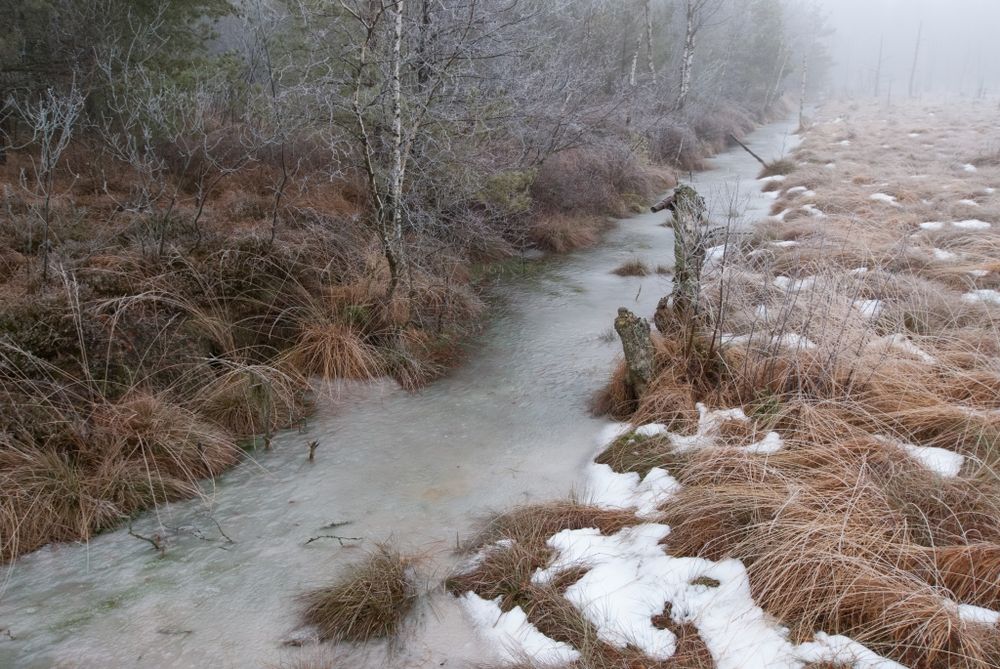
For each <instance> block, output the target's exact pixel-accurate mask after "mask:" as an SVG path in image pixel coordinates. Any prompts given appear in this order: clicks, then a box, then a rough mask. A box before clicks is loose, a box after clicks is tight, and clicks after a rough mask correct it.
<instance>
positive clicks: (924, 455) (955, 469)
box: [903, 444, 965, 478]
mask: <svg viewBox="0 0 1000 669" xmlns="http://www.w3.org/2000/svg"><path fill="white" fill-rule="evenodd" d="M903 450H905V451H906V452H907V454H908V455H909V456H910V457H911V458H913V459H914V460H916V461H917V462H919V463H920V464H922V465H923V466H924V467H926V468H927V469H929V470H931V471H932V472H934V473H935V474H938V475H939V476H943V477H945V478H954V477H956V476H958V473H959V472H960V471H962V465H964V464H965V456H964V455H962V454H961V453H955V452H954V451H948V450H945V449H943V448H937V447H935V446H916V445H914V444H903Z"/></svg>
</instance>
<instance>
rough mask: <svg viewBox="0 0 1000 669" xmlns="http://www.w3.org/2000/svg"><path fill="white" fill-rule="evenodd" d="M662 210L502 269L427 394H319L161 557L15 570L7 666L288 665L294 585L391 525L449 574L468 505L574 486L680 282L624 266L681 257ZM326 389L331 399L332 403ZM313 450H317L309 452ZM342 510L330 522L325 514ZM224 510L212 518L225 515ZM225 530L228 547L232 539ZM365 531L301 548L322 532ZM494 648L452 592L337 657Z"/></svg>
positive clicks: (153, 520)
mask: <svg viewBox="0 0 1000 669" xmlns="http://www.w3.org/2000/svg"><path fill="white" fill-rule="evenodd" d="M793 128H794V125H793V124H791V123H777V124H772V125H769V126H766V127H764V128H762V129H761V130H759V131H757V132H756V133H753V134H752V135H750V136H749V137H748V139H747V141H748V143H749V144H750V145H751V147H752V148H754V150H755V151H757V153H759V154H761V155H762V156H763V157H765V158H768V159H770V158H775V157H778V156H780V155H782V154H783V153H784V152H786V151H787V150H789V149H790V148H791V147H792V145H793V144H794V142H795V141H796V140H795V138H794V137H793V136H792V135H791V132H792V129H793ZM714 166H715V167H714V168H713V169H711V170H709V171H706V172H702V173H699V174H695V175H694V185H695V187H696V188H697V189H698V190H699V191H700V192H701V193H703V194H704V195H705V196H706V200H708V202H709V205H710V207H711V209H712V214H713V218H714V219H715V220H717V221H720V222H722V221H724V220H725V219H726V217H727V216H728V215H729V212H730V211H731V210H732V209H733V206H732V203H734V202H735V203H736V207H737V208H738V209H741V210H742V209H745V210H746V213H745V215H744V216H745V218H746V219H747V220H752V219H755V218H760V217H761V216H763V215H765V213H766V210H767V208H768V206H769V205H770V203H771V202H772V200H771V199H770V198H767V197H765V196H763V195H762V194H761V193H759V189H758V184H757V183H756V182H755V181H754V177H755V176H756V174H757V172H758V170H759V165H758V164H757V163H756V162H755V161H754V159H753V158H751V157H750V156H749V155H747V154H746V153H745V152H743V151H742V150H741V149H739V148H736V149H733V150H730V151H728V152H726V153H724V154H722V155H720V156H719V157H717V158H716V159H715V160H714ZM667 216H668V214H666V213H661V214H644V215H640V216H636V217H634V218H630V219H625V220H623V221H622V222H621V223H619V224H618V225H617V226H616V227H615V229H614V230H612V231H611V232H610V233H609V234H608V235H607V237H606V239H605V240H604V242H603V243H602V244H601V245H600V246H599V247H598V248H595V249H593V250H589V251H584V252H580V253H576V254H573V255H571V256H568V257H562V258H555V259H552V260H549V261H546V262H545V263H544V264H543V265H542V266H541V267H540V268H539V271H538V272H537V273H534V274H533V275H531V276H527V277H524V278H520V279H517V280H514V281H511V282H510V283H509V284H508V285H507V286H506V287H505V288H504V289H503V293H504V299H503V300H502V304H503V305H504V306H503V309H502V312H501V313H498V314H494V316H493V317H492V318H491V321H490V324H489V326H488V328H487V331H486V333H485V334H484V336H483V337H482V339H481V341H480V343H478V344H477V345H476V350H475V351H473V352H472V354H471V355H470V361H469V362H468V363H467V364H466V365H465V366H463V367H462V368H460V369H458V370H457V371H455V372H454V373H453V374H451V375H450V376H449V377H448V378H446V379H444V380H442V381H439V382H437V383H435V384H433V385H432V386H430V387H429V388H426V389H424V390H423V391H422V392H420V393H417V394H407V393H405V392H403V391H401V390H399V389H397V388H395V387H393V386H392V385H391V384H389V383H381V384H374V385H364V386H354V387H352V388H351V389H350V392H348V393H344V399H342V400H341V401H340V402H338V403H337V405H336V406H335V407H334V406H332V404H333V403H332V402H328V403H326V404H328V405H331V406H322V405H323V402H322V401H321V409H320V411H319V413H318V414H317V415H315V416H313V417H312V418H311V419H310V422H309V427H308V430H306V432H305V433H303V434H299V433H297V432H288V433H285V434H282V435H281V436H280V438H277V439H276V440H275V448H274V449H273V450H272V451H271V452H270V453H264V454H262V453H260V452H258V454H257V455H256V460H255V462H252V463H247V464H244V465H241V466H240V467H238V468H236V469H234V470H233V471H232V472H230V473H228V474H226V475H225V476H224V477H222V478H221V479H220V480H219V482H218V483H217V484H216V486H215V487H214V489H210V490H207V491H206V500H205V501H199V500H194V501H189V502H182V503H177V504H171V505H168V506H166V507H163V508H160V509H159V510H158V512H156V513H155V514H152V513H151V514H146V515H145V516H143V517H142V518H140V519H139V520H137V521H136V522H135V523H134V524H133V529H134V531H135V532H136V533H137V534H142V535H152V534H154V533H157V532H159V533H162V534H163V535H164V536H165V537H166V538H167V541H168V545H169V548H168V550H167V552H166V554H165V555H164V556H162V557H161V556H160V555H158V554H157V552H156V551H155V550H153V549H152V547H151V546H150V544H148V543H146V542H144V541H142V540H140V539H137V538H135V537H133V536H130V535H129V533H128V532H127V530H124V529H123V530H118V531H116V532H110V533H107V534H104V535H102V536H99V537H97V538H95V539H94V540H92V541H91V542H89V544H86V545H84V544H63V545H57V546H50V547H47V548H44V549H42V550H40V551H37V552H36V553H33V554H31V555H29V556H26V557H24V558H23V559H21V560H19V561H18V562H17V563H15V564H14V565H8V566H7V567H6V568H5V569H6V571H5V572H4V574H3V580H2V582H0V667H3V668H7V667H11V668H14V667H17V668H19V669H21V668H24V669H29V668H30V669H43V668H44V669H49V668H50V667H74V668H76V667H81V668H82V667H86V668H88V669H89V668H91V667H100V668H102V669H104V668H113V667H144V668H150V667H152V668H157V669H159V668H179V667H198V668H201V667H213V669H228V668H248V667H264V666H269V665H277V664H278V663H280V662H281V661H282V660H289V659H294V658H295V657H296V656H297V655H296V654H297V653H303V652H310V651H301V650H295V649H292V650H289V649H285V648H283V647H282V645H281V639H282V638H283V637H284V636H285V635H287V634H288V633H289V632H290V631H291V630H292V629H293V628H294V627H295V612H296V602H295V596H296V595H297V594H298V593H300V592H302V591H303V590H304V589H307V588H309V587H311V586H314V585H317V584H321V583H325V582H327V581H329V580H330V579H331V578H332V577H334V576H335V575H336V574H337V572H338V569H339V567H340V566H341V565H343V564H345V563H347V562H348V561H349V560H350V559H352V558H353V557H355V556H358V555H360V550H359V546H367V545H370V542H372V541H379V540H384V539H387V538H389V537H393V538H394V539H396V540H398V542H399V543H401V544H402V545H403V546H404V547H405V548H406V549H407V550H410V551H417V552H423V553H426V554H427V555H428V556H431V557H429V558H428V562H429V565H430V566H431V568H432V569H436V570H437V572H438V575H443V572H444V571H445V570H447V568H448V567H449V566H450V565H451V564H452V562H451V560H453V558H452V556H451V549H452V548H453V547H454V545H455V541H456V536H457V535H463V536H464V535H465V534H466V533H467V532H468V531H469V529H470V527H471V526H472V523H473V521H474V520H475V519H476V517H478V516H481V515H482V514H483V513H485V512H486V511H488V510H490V509H500V508H505V507H508V506H511V505H513V504H516V503H519V502H524V501H526V500H532V499H546V498H556V497H560V496H564V495H566V494H567V493H568V492H570V489H571V486H572V483H573V481H574V480H575V479H576V478H577V477H578V474H579V473H580V472H581V471H582V469H583V466H584V464H585V463H586V461H587V460H588V458H590V457H591V456H592V455H593V451H594V439H595V435H596V434H597V433H598V432H599V430H600V429H601V427H602V426H603V425H604V421H602V420H598V419H595V418H592V417H591V416H590V415H589V414H588V413H587V400H588V398H589V397H590V395H591V394H592V393H593V392H594V391H595V390H596V389H597V388H599V387H600V386H601V385H602V384H603V383H604V382H605V380H606V379H607V377H608V374H609V372H610V369H611V362H612V360H613V358H614V357H615V356H616V354H617V353H618V351H619V345H618V343H617V340H609V339H608V338H607V337H602V335H605V334H606V333H608V332H609V330H610V326H611V323H612V320H613V319H614V316H615V314H616V312H617V309H618V307H620V306H628V307H629V308H631V309H632V310H633V311H636V312H638V313H640V314H642V315H646V316H649V315H650V314H651V313H652V311H653V309H654V307H655V305H656V302H657V300H658V299H659V298H660V297H661V296H662V295H663V294H665V293H666V292H668V291H669V281H670V279H669V277H664V276H657V275H653V276H651V277H648V278H643V279H639V278H621V277H618V276H615V275H613V274H612V273H611V271H612V270H613V269H615V268H616V267H617V266H618V265H620V264H621V263H622V262H624V261H626V260H629V259H632V258H636V257H638V258H641V259H643V260H645V261H646V262H647V263H648V264H650V265H652V266H656V265H658V264H670V262H671V258H672V248H673V245H672V239H671V233H670V231H669V229H667V228H665V227H663V226H662V225H661V223H663V222H664V221H665V220H666V218H667ZM321 400H322V397H321ZM313 439H317V440H319V441H320V443H321V446H320V448H319V451H318V453H317V458H316V462H314V463H309V462H307V461H306V452H307V448H306V444H307V443H308V442H309V441H311V440H313ZM346 521H350V524H348V525H345V526H342V527H338V528H337V529H335V530H330V529H323V528H324V527H325V526H329V525H330V524H331V523H339V522H346ZM216 522H217V523H218V525H216ZM220 528H221V530H222V531H223V532H224V533H225V535H228V537H230V538H231V539H232V540H233V543H228V542H226V541H225V539H224V537H223V536H222V535H221V534H220ZM323 534H338V535H344V536H350V537H361V538H363V539H364V541H363V542H351V541H348V542H345V545H344V546H341V545H340V544H339V543H338V542H337V541H336V540H328V539H326V540H319V541H314V542H312V543H310V544H308V545H307V544H306V542H307V541H308V540H309V539H310V538H311V537H315V536H317V535H323ZM489 659H491V656H490V653H489V650H488V649H486V648H482V647H481V644H479V643H478V642H477V640H476V639H475V638H474V637H473V636H472V634H471V632H470V631H469V630H468V628H467V627H466V625H465V624H464V622H463V620H462V617H461V614H460V612H459V611H458V610H457V607H455V606H454V605H453V603H452V602H451V600H450V598H448V597H447V596H444V595H438V596H436V597H435V598H434V602H433V606H432V610H428V611H425V614H424V620H423V625H422V626H421V627H420V629H419V631H418V632H416V633H415V634H414V636H413V638H411V639H410V640H409V641H408V643H406V644H405V647H404V648H403V649H402V650H400V651H398V652H396V653H394V654H393V655H392V656H391V657H390V658H388V659H387V658H386V657H384V656H383V655H382V654H381V652H380V651H378V650H376V651H375V652H372V653H370V654H369V655H368V657H367V658H355V659H352V660H351V661H349V662H348V663H346V664H345V665H344V666H351V667H358V666H372V667H381V666H405V667H430V666H434V667H437V666H448V667H462V666H465V665H466V662H471V661H484V660H489Z"/></svg>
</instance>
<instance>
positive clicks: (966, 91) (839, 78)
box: [819, 0, 1000, 97]
mask: <svg viewBox="0 0 1000 669" xmlns="http://www.w3.org/2000/svg"><path fill="white" fill-rule="evenodd" d="M819 4H820V6H821V7H822V9H823V11H824V13H825V14H826V15H827V16H828V23H829V27H830V28H831V29H832V30H833V33H832V34H831V35H829V37H828V39H829V42H830V44H831V53H832V56H833V61H834V62H833V67H832V69H831V72H830V78H829V84H830V89H831V92H833V93H834V94H838V95H862V94H864V93H865V92H870V94H872V95H874V93H875V88H876V86H875V83H876V74H877V72H878V56H879V45H880V42H881V43H882V44H883V46H882V68H881V76H880V77H879V78H880V80H881V81H880V86H879V89H880V91H879V93H880V95H882V96H887V95H889V91H890V86H891V90H892V95H893V96H894V97H895V96H897V95H900V96H902V95H907V94H908V88H909V80H910V73H911V69H912V67H913V60H914V51H915V47H916V43H917V34H918V31H919V32H920V33H921V40H920V50H919V54H918V55H917V70H916V76H915V78H914V89H915V90H914V92H915V94H917V95H928V94H955V95H961V96H973V97H975V96H982V95H986V94H990V93H995V92H996V91H997V90H998V89H1000V65H998V63H1000V40H998V39H997V34H996V31H997V27H998V26H1000V2H997V1H996V0H819Z"/></svg>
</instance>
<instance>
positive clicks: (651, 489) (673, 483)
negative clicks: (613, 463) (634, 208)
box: [584, 464, 681, 518]
mask: <svg viewBox="0 0 1000 669" xmlns="http://www.w3.org/2000/svg"><path fill="white" fill-rule="evenodd" d="M680 489H681V484H680V483H678V482H677V480H676V479H675V478H674V477H673V476H671V475H670V473H669V472H667V471H666V470H664V469H660V468H659V467H654V468H653V469H651V470H650V471H649V473H648V474H646V477H645V478H644V479H641V480H640V478H639V474H637V473H636V472H627V473H625V474H619V473H618V472H616V471H614V470H613V469H611V467H610V466H608V465H599V464H591V465H590V466H589V467H588V468H587V486H586V491H587V492H586V494H585V495H584V497H585V499H586V500H587V501H588V502H589V503H590V504H593V505H594V506H598V507H600V508H602V509H636V515H637V516H639V517H640V518H654V517H656V515H657V513H658V512H657V507H658V506H659V505H660V504H662V503H663V502H664V501H666V500H667V499H669V498H670V496H671V495H673V494H674V493H676V492H678V491H679V490H680Z"/></svg>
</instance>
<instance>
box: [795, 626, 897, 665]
mask: <svg viewBox="0 0 1000 669" xmlns="http://www.w3.org/2000/svg"><path fill="white" fill-rule="evenodd" d="M796 655H797V657H798V658H799V659H800V660H802V661H803V662H807V663H815V664H824V663H829V664H833V665H836V666H843V667H845V669H847V668H851V669H906V667H904V666H903V665H901V664H899V663H897V662H893V661H892V660H889V659H886V658H884V657H882V656H881V655H877V654H876V653H874V652H872V651H870V650H868V649H867V648H865V647H864V646H862V645H861V644H860V643H858V642H857V641H855V640H854V639H851V638H849V637H846V636H830V635H829V634H825V633H823V632H817V633H816V635H815V637H814V639H813V640H812V641H811V642H808V643H803V644H800V645H799V647H798V648H797V649H796Z"/></svg>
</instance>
